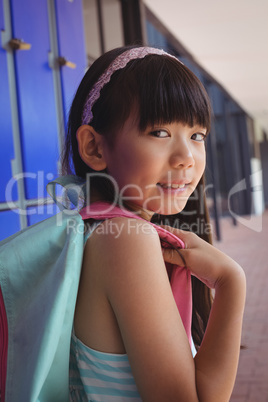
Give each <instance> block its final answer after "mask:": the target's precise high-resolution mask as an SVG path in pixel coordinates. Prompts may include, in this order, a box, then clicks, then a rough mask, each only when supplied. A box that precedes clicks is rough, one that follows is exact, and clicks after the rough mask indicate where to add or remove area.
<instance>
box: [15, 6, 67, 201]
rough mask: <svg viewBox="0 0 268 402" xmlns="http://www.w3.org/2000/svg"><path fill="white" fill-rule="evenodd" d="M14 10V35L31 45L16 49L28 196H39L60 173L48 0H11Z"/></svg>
mask: <svg viewBox="0 0 268 402" xmlns="http://www.w3.org/2000/svg"><path fill="white" fill-rule="evenodd" d="M11 12H12V25H13V37H14V38H19V39H23V40H24V41H25V42H27V43H30V44H31V49H30V50H17V51H15V67H16V77H17V97H18V108H19V118H20V131H21V143H22V154H23V165H24V166H23V167H24V172H26V178H25V184H26V198H40V197H43V196H44V195H45V189H44V185H45V184H46V183H47V182H48V181H49V179H48V177H49V178H50V179H51V177H52V175H56V174H57V160H58V157H59V155H58V138H57V124H56V108H55V95H54V87H53V75H52V70H51V69H50V67H49V64H48V52H49V50H50V44H49V22H48V10H47V2H46V1H36V0H23V1H21V0H11ZM38 171H39V172H41V174H42V175H43V180H41V183H42V184H41V185H40V184H39V183H38V180H37V177H40V174H39V176H37V172H38ZM38 184H39V185H38Z"/></svg>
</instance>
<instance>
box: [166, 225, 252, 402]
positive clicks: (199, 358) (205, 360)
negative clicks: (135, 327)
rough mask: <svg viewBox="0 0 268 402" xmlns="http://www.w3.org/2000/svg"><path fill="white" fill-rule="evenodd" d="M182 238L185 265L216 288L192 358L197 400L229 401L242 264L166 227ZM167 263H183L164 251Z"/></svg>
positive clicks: (238, 334)
mask: <svg viewBox="0 0 268 402" xmlns="http://www.w3.org/2000/svg"><path fill="white" fill-rule="evenodd" d="M169 229H170V231H172V232H173V233H174V234H176V235H177V236H179V237H180V238H181V239H182V240H184V241H185V243H186V245H187V249H186V250H181V253H182V254H183V257H184V258H185V260H186V263H187V267H188V268H190V270H191V271H192V272H193V273H194V274H195V275H196V276H197V277H199V279H201V280H202V281H203V282H205V283H206V284H207V285H208V286H209V287H211V288H214V289H215V298H214V303H213V306H212V310H211V314H210V318H209V322H208V326H207V330H206V332H205V336H204V339H203V342H202V344H201V347H200V349H199V351H198V353H197V354H196V357H195V371H196V387H197V392H198V397H199V400H200V401H206V402H209V401H215V400H217V401H219V402H221V401H222V402H225V401H229V399H230V396H231V393H232V389H233V386H234V382H235V377H236V372H237V366H238V359H239V352H240V343H241V330H242V319H243V312H244V305H245V296H246V281H245V275H244V272H243V270H242V269H241V267H240V266H239V265H238V264H237V263H236V262H235V261H233V260H232V259H231V258H229V257H228V256H226V255H225V254H224V253H222V252H220V251H219V250H217V249H216V248H215V247H213V246H211V245H210V244H208V243H206V242H204V241H203V240H201V239H200V238H198V237H197V236H196V235H194V234H192V233H187V232H183V231H180V230H177V229H173V228H169ZM164 258H165V259H166V261H168V262H173V263H177V264H183V263H182V260H181V259H180V256H179V254H178V253H177V252H174V250H173V251H171V250H166V251H164Z"/></svg>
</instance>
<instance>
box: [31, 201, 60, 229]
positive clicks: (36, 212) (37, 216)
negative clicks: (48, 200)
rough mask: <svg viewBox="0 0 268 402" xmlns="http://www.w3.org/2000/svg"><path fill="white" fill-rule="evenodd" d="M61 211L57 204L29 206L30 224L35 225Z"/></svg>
mask: <svg viewBox="0 0 268 402" xmlns="http://www.w3.org/2000/svg"><path fill="white" fill-rule="evenodd" d="M58 212H60V211H59V209H58V207H57V206H56V204H49V205H43V206H42V205H41V206H38V207H30V208H27V217H28V225H34V224H35V223H38V222H41V221H43V220H45V219H47V218H50V217H51V216H52V215H55V214H56V213H58Z"/></svg>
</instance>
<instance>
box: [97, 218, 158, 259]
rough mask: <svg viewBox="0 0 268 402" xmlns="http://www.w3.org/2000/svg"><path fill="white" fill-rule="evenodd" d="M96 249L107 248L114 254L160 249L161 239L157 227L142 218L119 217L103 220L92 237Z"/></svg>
mask: <svg viewBox="0 0 268 402" xmlns="http://www.w3.org/2000/svg"><path fill="white" fill-rule="evenodd" d="M90 243H91V246H92V247H93V248H94V250H98V251H100V250H101V249H102V250H105V253H107V254H110V253H112V254H113V255H114V256H115V255H116V254H117V253H119V254H121V252H122V250H125V249H127V251H128V252H141V251H143V250H144V251H145V250H146V249H147V250H148V248H150V251H152V248H153V249H158V250H160V248H161V247H160V240H159V236H158V234H157V231H156V230H155V228H154V227H153V226H152V225H151V224H150V223H149V222H146V221H144V220H141V219H134V218H125V217H117V218H112V219H107V220H105V221H103V222H102V223H101V224H100V225H98V227H97V228H96V229H95V231H94V232H93V233H92V235H91V238H90Z"/></svg>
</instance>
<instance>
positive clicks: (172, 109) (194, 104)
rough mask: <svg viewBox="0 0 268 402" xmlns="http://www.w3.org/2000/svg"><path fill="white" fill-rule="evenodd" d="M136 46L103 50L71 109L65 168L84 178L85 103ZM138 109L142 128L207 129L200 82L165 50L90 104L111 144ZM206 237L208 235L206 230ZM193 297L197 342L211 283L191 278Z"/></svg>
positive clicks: (103, 183) (105, 188) (100, 184)
mask: <svg viewBox="0 0 268 402" xmlns="http://www.w3.org/2000/svg"><path fill="white" fill-rule="evenodd" d="M133 47H137V46H130V47H122V48H117V49H114V50H111V51H109V52H107V53H105V54H104V55H102V56H101V57H99V58H98V59H97V60H96V61H95V62H94V63H93V64H92V66H91V67H90V68H89V69H88V71H87V72H86V74H85V76H84V78H83V79H82V81H81V83H80V86H79V88H78V90H77V92H76V95H75V98H74V100H73V103H72V106H71V110H70V114H69V122H68V128H67V136H66V141H65V150H64V154H63V159H62V168H63V173H65V174H70V173H71V174H72V173H75V174H76V175H78V176H80V177H82V178H86V175H87V173H91V172H94V171H93V170H92V169H91V168H90V167H89V166H87V165H86V164H85V163H84V162H83V161H82V159H81V158H80V155H79V152H78V144H77V140H76V132H77V129H78V128H79V126H80V125H81V120H82V112H83V108H84V104H85V101H86V98H87V96H88V94H89V92H90V90H91V89H92V87H93V85H94V84H95V83H96V81H97V80H98V78H99V77H100V76H101V75H102V74H103V73H104V71H105V70H106V69H107V68H108V66H109V65H110V64H111V62H112V61H113V60H114V59H115V58H116V57H117V56H119V55H120V54H121V53H123V52H125V51H126V50H128V49H131V48H133ZM134 111H135V113H136V115H137V119H138V120H137V123H138V128H139V129H140V130H141V131H142V130H144V129H146V128H147V127H148V126H151V127H153V126H154V125H157V124H164V123H172V122H180V123H184V124H187V125H189V126H191V127H193V126H194V125H196V124H198V125H200V126H201V127H204V128H206V129H207V131H208V132H209V129H210V102H209V99H208V95H207V93H206V91H205V89H204V87H203V85H202V83H201V82H200V81H199V79H198V78H197V77H196V76H195V75H194V74H193V73H192V72H191V71H190V70H189V69H188V68H187V67H186V66H184V65H183V64H182V63H180V62H179V61H177V60H175V59H174V58H171V57H169V56H167V55H156V54H149V55H147V56H146V57H144V58H143V59H134V60H132V61H130V62H129V63H128V64H127V65H126V67H124V68H123V69H121V70H118V71H116V72H115V73H114V74H113V75H112V77H111V80H110V82H109V83H107V84H106V85H105V86H104V87H103V89H102V90H101V94H100V98H99V99H98V100H97V101H96V103H95V104H94V106H93V108H92V112H93V119H92V121H91V122H90V125H91V126H92V127H94V129H95V130H96V131H97V132H98V133H99V134H101V135H104V136H105V138H106V141H107V143H108V144H109V146H110V147H111V148H112V147H113V144H114V141H115V139H116V135H117V132H118V130H119V129H120V128H121V127H123V125H124V123H125V121H126V120H127V118H128V117H129V116H130V114H131V113H133V112H134ZM201 183H202V181H201V182H200V183H199V185H198V188H201V187H202V185H201ZM91 184H92V185H93V186H94V187H95V188H96V189H97V190H98V191H99V193H100V194H101V195H102V196H103V197H104V199H105V200H107V201H112V200H113V199H114V194H113V189H112V186H111V183H110V181H108V180H105V179H104V178H103V179H100V178H96V179H94V180H92V182H91ZM203 199H205V196H204V195H203ZM197 204H198V202H197ZM187 208H188V209H189V208H192V201H191V200H189V201H188V202H187V205H186V210H187ZM180 215H181V214H178V216H179V219H180V222H182V223H183V222H184V223H186V224H190V220H189V217H188V215H187V217H185V216H184V215H181V216H180ZM203 215H204V214H203ZM205 215H206V216H203V217H202V219H205V221H206V222H208V214H207V213H206V214H205ZM199 218H200V213H197V214H196V215H195V216H194V217H193V216H192V215H191V219H195V220H196V219H199ZM162 219H163V217H160V216H158V215H156V216H155V217H154V221H155V222H157V221H158V222H160V221H161V220H162ZM174 219H175V218H174ZM203 237H204V236H203ZM205 240H206V241H210V239H209V237H208V236H206V238H205ZM193 303H194V308H193V320H192V333H193V338H194V342H195V344H196V346H197V347H198V346H199V345H200V343H201V340H202V338H203V334H204V331H205V328H206V325H207V321H208V315H209V311H210V308H211V296H210V291H209V290H208V288H207V287H206V286H205V285H204V284H203V283H201V282H200V281H198V280H197V279H196V278H193Z"/></svg>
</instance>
